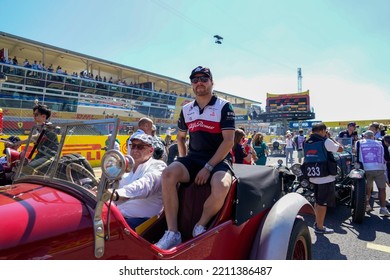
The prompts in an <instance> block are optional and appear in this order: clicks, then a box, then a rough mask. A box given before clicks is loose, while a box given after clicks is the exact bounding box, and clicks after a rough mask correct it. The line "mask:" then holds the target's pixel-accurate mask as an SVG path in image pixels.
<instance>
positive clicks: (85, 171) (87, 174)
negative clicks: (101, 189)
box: [66, 162, 99, 186]
mask: <svg viewBox="0 0 390 280" xmlns="http://www.w3.org/2000/svg"><path fill="white" fill-rule="evenodd" d="M72 171H76V172H78V173H81V174H82V175H84V176H85V177H87V178H88V179H91V180H92V183H93V186H97V185H99V180H98V179H96V177H95V175H93V174H92V173H91V172H90V171H89V170H88V169H86V168H85V167H84V166H82V165H80V164H78V163H74V162H71V163H69V164H68V165H67V166H66V179H68V180H69V181H71V182H72V183H75V181H74V179H73V176H72Z"/></svg>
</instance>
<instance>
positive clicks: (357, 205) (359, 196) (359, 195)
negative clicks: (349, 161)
mask: <svg viewBox="0 0 390 280" xmlns="http://www.w3.org/2000/svg"><path fill="white" fill-rule="evenodd" d="M351 199H352V200H351V209H352V211H351V212H352V213H351V214H352V221H353V222H354V223H358V224H361V223H362V222H363V219H364V216H365V215H366V180H365V179H364V178H362V179H358V180H353V188H352V198H351Z"/></svg>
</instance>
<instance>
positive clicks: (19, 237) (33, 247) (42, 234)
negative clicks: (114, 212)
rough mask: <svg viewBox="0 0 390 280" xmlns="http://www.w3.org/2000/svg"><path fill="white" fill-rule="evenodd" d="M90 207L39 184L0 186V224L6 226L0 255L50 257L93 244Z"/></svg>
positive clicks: (8, 257) (1, 241) (0, 226)
mask: <svg viewBox="0 0 390 280" xmlns="http://www.w3.org/2000/svg"><path fill="white" fill-rule="evenodd" d="M90 211H91V209H89V208H88V207H87V206H86V205H85V204H84V203H83V202H81V201H80V200H78V199H76V198H75V197H73V196H71V195H69V194H67V193H65V192H62V191H60V190H57V189H54V188H50V187H46V186H42V185H33V184H21V185H16V187H13V188H10V189H7V188H3V189H1V191H0V213H2V215H1V216H2V218H1V219H0V228H1V229H7V230H5V231H4V230H2V232H1V234H0V259H30V258H34V259H50V258H53V257H54V256H55V255H56V254H58V253H59V252H61V251H68V250H71V249H72V248H75V247H78V246H82V247H84V248H85V246H86V245H87V244H91V243H92V244H93V235H92V234H91V232H90V231H91V226H92V216H91V212H90ZM7 213H9V215H7ZM80 255H82V256H80V258H84V257H86V256H85V254H80Z"/></svg>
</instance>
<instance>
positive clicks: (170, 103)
mask: <svg viewBox="0 0 390 280" xmlns="http://www.w3.org/2000/svg"><path fill="white" fill-rule="evenodd" d="M0 73H4V74H5V75H6V76H7V80H6V81H5V82H3V83H0V93H1V100H0V108H2V109H3V126H4V127H3V133H5V134H18V133H22V132H24V131H26V130H29V129H30V128H31V126H32V124H33V119H32V114H31V108H32V107H33V106H34V103H36V102H40V103H44V104H47V105H48V106H49V107H50V108H51V109H52V110H53V115H52V119H51V120H52V122H56V123H61V122H68V121H74V120H78V119H101V118H109V117H119V118H120V119H121V121H122V126H121V131H120V133H122V134H125V133H127V129H128V128H129V127H134V126H135V125H136V124H137V122H138V120H139V118H140V117H142V116H148V117H150V118H152V119H153V120H154V122H155V123H156V124H157V125H158V128H159V129H160V131H165V129H166V128H167V127H168V126H170V127H172V126H175V125H176V122H177V118H178V114H179V112H180V108H181V106H182V105H183V104H185V103H187V102H189V101H191V100H192V97H191V94H192V88H191V85H190V84H189V83H186V82H183V81H179V80H176V79H174V78H170V77H166V76H163V75H159V74H155V73H151V72H148V71H145V70H140V69H136V68H133V67H130V66H126V65H121V64H118V63H115V62H111V61H107V60H103V59H99V58H96V57H92V56H88V55H84V54H80V53H77V52H73V51H70V50H66V49H62V48H59V47H55V46H51V45H47V44H44V43H40V42H36V41H32V40H29V39H25V38H21V37H18V36H14V35H12V34H7V33H4V32H0ZM214 93H215V94H217V95H218V96H220V97H222V98H225V99H227V100H229V101H230V102H231V103H232V105H233V107H234V108H235V112H236V115H237V116H238V120H239V121H247V120H248V113H249V112H250V111H251V106H252V104H259V102H258V101H253V100H248V99H244V98H242V97H238V96H234V95H231V94H228V93H224V92H219V91H214Z"/></svg>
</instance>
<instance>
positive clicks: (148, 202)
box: [109, 133, 167, 229]
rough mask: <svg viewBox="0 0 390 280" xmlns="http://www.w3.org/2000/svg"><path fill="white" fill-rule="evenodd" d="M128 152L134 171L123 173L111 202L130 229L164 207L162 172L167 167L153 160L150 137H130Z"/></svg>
mask: <svg viewBox="0 0 390 280" xmlns="http://www.w3.org/2000/svg"><path fill="white" fill-rule="evenodd" d="M131 141H132V142H131V152H130V155H131V157H132V158H133V159H134V167H133V170H132V171H130V172H129V173H126V174H124V175H123V177H122V179H121V180H120V182H119V188H118V189H117V190H112V189H109V191H111V192H112V191H114V192H115V193H114V201H115V203H116V205H117V206H118V208H119V210H120V211H121V213H122V214H123V216H124V218H125V220H126V222H127V223H128V224H129V226H130V227H131V228H132V229H135V228H136V227H137V226H138V225H140V224H142V223H143V222H144V221H146V220H148V219H149V218H150V217H153V216H155V215H158V214H160V213H161V212H162V210H163V202H162V195H161V173H162V171H163V170H164V169H165V167H166V166H167V165H166V164H165V163H164V162H163V161H161V160H155V159H153V157H152V155H153V152H154V149H153V146H152V141H153V137H152V136H150V135H147V134H144V133H143V134H137V135H135V136H134V137H133V138H132V140H131Z"/></svg>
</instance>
